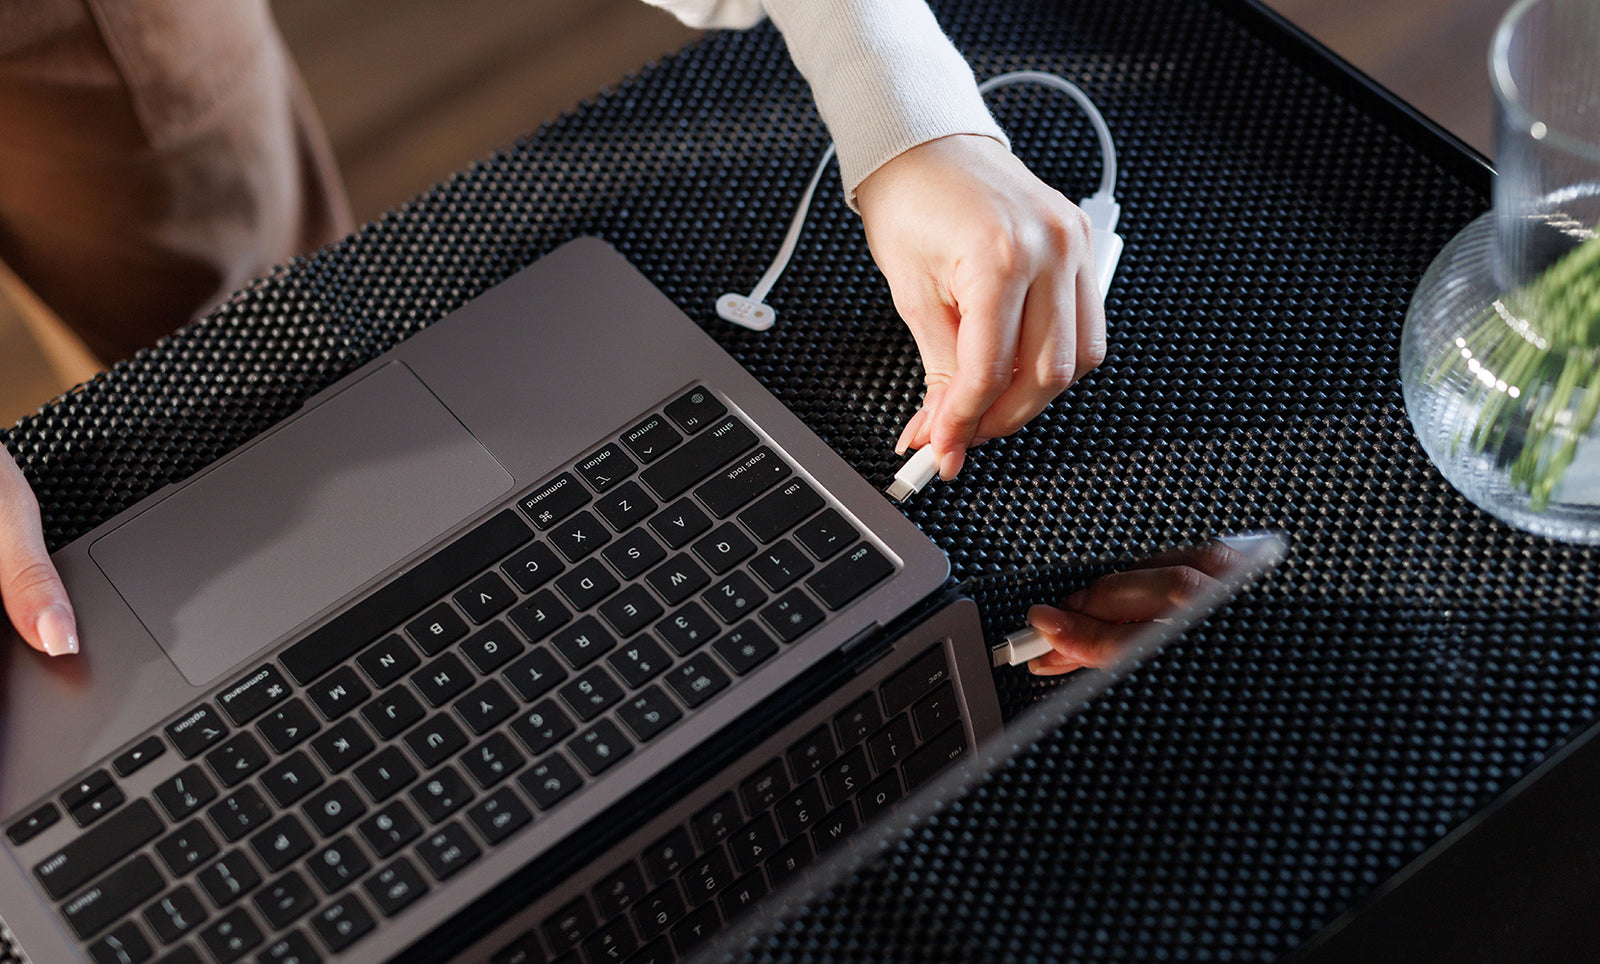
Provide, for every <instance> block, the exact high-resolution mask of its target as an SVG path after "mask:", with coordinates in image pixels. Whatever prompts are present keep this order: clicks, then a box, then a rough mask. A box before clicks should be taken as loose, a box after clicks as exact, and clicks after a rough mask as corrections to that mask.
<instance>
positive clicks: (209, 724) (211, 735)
mask: <svg viewBox="0 0 1600 964" xmlns="http://www.w3.org/2000/svg"><path fill="white" fill-rule="evenodd" d="M227 735H228V727H227V724H225V723H223V722H222V717H220V716H218V715H217V711H216V710H214V709H212V708H211V706H210V704H208V703H201V704H200V705H199V706H197V707H195V708H194V709H192V710H190V711H189V712H188V713H187V714H185V715H184V716H183V718H182V719H179V720H177V721H175V722H173V723H169V724H167V739H169V740H171V741H172V745H173V746H175V747H177V748H178V752H179V753H180V754H182V755H183V758H184V759H185V760H192V759H194V758H195V757H197V756H199V755H200V754H201V753H203V752H205V751H206V750H207V749H209V748H210V747H213V746H215V745H217V744H218V743H221V742H222V738H223V737H225V736H227Z"/></svg>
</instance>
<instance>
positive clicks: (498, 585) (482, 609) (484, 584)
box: [450, 572, 517, 626]
mask: <svg viewBox="0 0 1600 964" xmlns="http://www.w3.org/2000/svg"><path fill="white" fill-rule="evenodd" d="M450 598H452V599H454V600H455V601H456V605H457V606H460V607H461V611H462V612H464V613H466V614H467V618H468V619H471V620H472V621H473V622H475V623H477V624H478V625H480V626H481V625H483V624H484V623H486V622H488V621H489V620H491V619H493V618H494V617H496V616H498V615H500V613H501V612H502V611H503V610H504V609H505V608H506V607H507V606H509V605H511V604H512V603H513V602H515V601H516V598H517V594H516V593H514V592H512V591H511V587H510V586H508V585H506V581H505V580H504V579H501V578H500V577H499V576H497V575H495V574H494V573H492V572H486V573H484V574H483V575H481V576H479V577H478V578H476V579H474V580H472V582H470V583H468V584H467V585H466V586H465V587H463V588H462V589H459V590H457V591H456V594H455V595H454V596H452V597H450Z"/></svg>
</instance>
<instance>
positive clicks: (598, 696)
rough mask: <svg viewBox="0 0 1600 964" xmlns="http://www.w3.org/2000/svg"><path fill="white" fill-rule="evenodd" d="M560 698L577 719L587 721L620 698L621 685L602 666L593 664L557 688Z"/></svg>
mask: <svg viewBox="0 0 1600 964" xmlns="http://www.w3.org/2000/svg"><path fill="white" fill-rule="evenodd" d="M559 692H560V694H561V699H562V700H563V701H564V702H565V703H566V704H567V705H568V706H570V707H572V712H573V713H575V714H576V715H577V717H578V719H579V720H582V721H585V722H587V721H588V720H592V719H594V718H595V717H596V716H599V715H600V714H601V713H604V712H605V711H606V710H608V709H610V708H611V707H612V706H614V705H616V703H617V701H618V700H620V699H622V687H620V686H618V685H617V681H616V680H614V679H612V678H611V674H609V673H607V672H606V670H605V667H604V666H594V667H591V668H590V669H589V670H587V671H586V672H584V673H583V675H581V676H579V677H578V678H577V679H575V680H573V681H572V682H570V683H567V684H566V685H565V686H562V687H561V689H560V690H559Z"/></svg>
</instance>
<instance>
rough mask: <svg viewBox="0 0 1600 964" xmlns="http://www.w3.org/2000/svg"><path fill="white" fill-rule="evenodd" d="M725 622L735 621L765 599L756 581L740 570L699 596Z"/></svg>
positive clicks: (754, 609)
mask: <svg viewBox="0 0 1600 964" xmlns="http://www.w3.org/2000/svg"><path fill="white" fill-rule="evenodd" d="M701 598H702V599H704V600H705V602H706V605H708V606H710V607H711V610H712V612H715V613H716V614H717V616H718V617H720V618H721V619H722V621H723V622H725V623H730V624H731V623H736V622H738V621H739V620H741V619H743V618H744V617H746V616H748V615H750V614H751V613H753V612H755V611H756V607H757V606H759V605H761V604H762V603H764V602H766V601H767V594H766V593H764V592H762V591H761V587H759V586H757V585H756V581H755V580H754V579H751V578H750V577H749V576H747V575H745V574H744V573H742V572H736V573H734V574H733V575H731V576H729V577H728V578H726V579H724V580H722V581H721V582H719V583H717V584H716V585H715V586H712V587H711V588H710V589H709V590H707V591H706V594H705V595H704V596H702V597H701Z"/></svg>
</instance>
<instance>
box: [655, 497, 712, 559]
mask: <svg viewBox="0 0 1600 964" xmlns="http://www.w3.org/2000/svg"><path fill="white" fill-rule="evenodd" d="M650 528H651V529H653V530H654V531H655V534H656V535H658V536H660V537H661V541H662V542H665V543H666V544H667V545H669V546H671V547H672V548H674V549H682V548H683V547H684V546H686V545H688V544H689V540H691V539H693V538H694V537H695V536H697V535H699V534H700V533H702V532H704V531H706V530H707V529H709V528H711V519H710V518H709V517H707V516H706V514H705V512H704V511H702V510H701V508H700V507H699V506H698V505H695V503H694V500H693V499H679V500H678V501H677V502H674V503H673V504H672V505H669V506H667V507H666V508H665V509H662V510H661V511H660V512H657V513H656V514H655V516H654V517H652V518H651V520H650Z"/></svg>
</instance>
